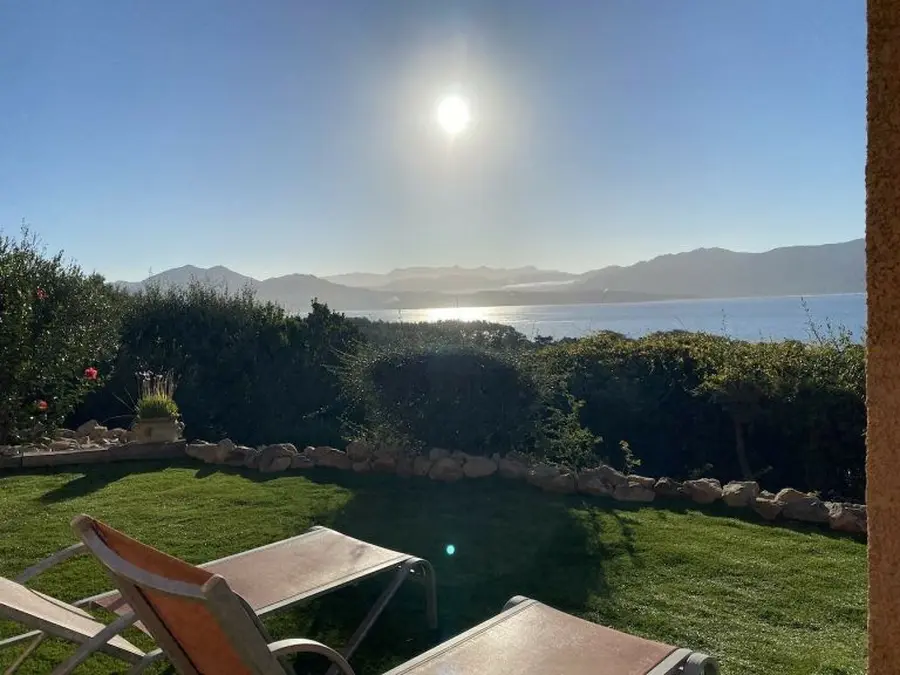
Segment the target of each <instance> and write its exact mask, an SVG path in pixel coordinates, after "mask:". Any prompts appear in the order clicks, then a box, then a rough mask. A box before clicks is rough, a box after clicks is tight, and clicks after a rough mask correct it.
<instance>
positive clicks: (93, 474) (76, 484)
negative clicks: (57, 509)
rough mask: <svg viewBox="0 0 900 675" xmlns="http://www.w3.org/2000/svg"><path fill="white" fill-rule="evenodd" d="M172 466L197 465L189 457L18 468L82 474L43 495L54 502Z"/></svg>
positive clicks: (29, 472)
mask: <svg viewBox="0 0 900 675" xmlns="http://www.w3.org/2000/svg"><path fill="white" fill-rule="evenodd" d="M172 467H179V468H194V467H196V463H195V462H192V461H190V460H188V459H185V460H174V461H173V460H148V461H129V462H111V463H109V464H78V465H73V466H61V467H58V468H36V469H26V470H24V471H17V472H16V475H19V476H21V475H40V476H47V475H53V474H60V473H64V474H71V473H78V474H81V475H79V476H77V477H75V478H73V479H72V480H70V481H69V482H68V483H65V484H64V485H61V486H60V487H58V488H55V489H53V490H50V491H49V492H47V493H45V494H43V495H41V502H42V503H44V504H54V503H57V502H64V501H67V500H69V499H74V498H76V497H84V496H87V495H89V494H91V493H92V492H96V491H97V490H102V489H103V488H105V487H106V486H108V485H111V484H112V483H115V482H116V481H118V480H121V479H122V478H126V477H128V476H133V475H135V474H141V473H155V472H157V471H161V470H163V469H168V468H172Z"/></svg>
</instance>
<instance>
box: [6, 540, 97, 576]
mask: <svg viewBox="0 0 900 675" xmlns="http://www.w3.org/2000/svg"><path fill="white" fill-rule="evenodd" d="M86 552H87V547H86V546H85V545H84V544H83V543H82V542H78V543H77V544H72V545H71V546H67V547H66V548H64V549H62V550H61V551H57V552H56V553H51V554H50V555H48V556H47V557H46V558H44V559H43V560H41V561H40V562H37V563H35V564H34V565H32V566H31V567H29V568H28V569H26V570H25V571H24V572H22V573H21V574H20V575H19V576H17V577H16V578H15V581H17V582H18V583H20V584H24V583H26V582H27V581H30V580H31V579H33V578H34V577H36V576H37V575H38V574H41V573H43V572H46V571H47V570H49V569H50V568H51V567H53V566H54V565H58V564H59V563H61V562H65V561H66V560H68V559H69V558H74V557H75V556H76V555H81V554H82V553H86Z"/></svg>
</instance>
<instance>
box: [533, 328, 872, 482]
mask: <svg viewBox="0 0 900 675" xmlns="http://www.w3.org/2000/svg"><path fill="white" fill-rule="evenodd" d="M543 356H544V358H546V359H547V360H548V361H550V362H552V363H553V365H552V366H550V367H551V368H553V369H555V370H557V371H561V372H565V373H566V382H567V389H568V391H569V392H570V393H571V394H572V396H574V397H575V398H576V399H579V400H581V401H583V403H584V405H583V407H582V409H581V422H582V424H584V426H585V427H587V428H588V429H589V430H591V432H593V433H595V434H597V435H600V436H603V437H604V438H606V439H607V440H620V439H621V440H625V441H627V442H628V445H629V446H630V449H631V451H632V452H634V453H635V454H636V456H637V457H638V458H640V460H641V462H642V470H643V471H644V472H645V473H647V474H649V475H670V476H676V477H687V476H690V475H693V474H698V473H703V474H705V475H711V476H717V477H719V478H721V479H723V480H726V479H739V478H744V477H752V478H756V479H758V480H760V482H761V483H762V484H763V486H765V487H770V488H771V489H773V490H775V489H779V488H780V487H783V486H785V485H791V486H794V487H797V488H799V489H804V490H818V491H821V492H822V493H824V494H826V495H829V496H843V497H848V498H853V499H859V500H861V499H863V497H864V493H865V424H866V410H865V350H864V347H863V346H862V345H861V344H857V343H854V342H852V341H851V340H850V339H848V338H847V337H846V336H842V335H837V336H834V337H832V338H829V339H827V340H820V341H817V342H816V343H814V344H804V343H800V342H796V341H784V342H762V343H750V342H742V341H738V340H731V339H728V338H724V337H716V336H711V335H702V334H691V333H684V332H674V333H665V334H656V335H649V336H647V337H644V338H641V339H634V340H632V339H627V338H625V337H622V336H620V335H615V334H608V333H607V334H600V335H596V336H593V337H590V338H585V339H582V340H577V341H571V342H567V343H566V344H561V345H554V346H551V347H548V348H546V349H545V350H544V351H543ZM613 461H614V463H620V464H621V463H623V462H624V458H622V457H621V456H619V457H615V458H614V459H613Z"/></svg>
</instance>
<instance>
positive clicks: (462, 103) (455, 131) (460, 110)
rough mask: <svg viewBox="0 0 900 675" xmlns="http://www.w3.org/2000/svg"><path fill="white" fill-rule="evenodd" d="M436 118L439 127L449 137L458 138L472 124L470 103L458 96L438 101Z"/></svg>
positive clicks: (446, 97)
mask: <svg viewBox="0 0 900 675" xmlns="http://www.w3.org/2000/svg"><path fill="white" fill-rule="evenodd" d="M436 116H437V123H438V125H439V126H440V127H441V129H443V130H444V133H446V134H447V135H448V136H458V135H459V134H461V133H462V132H464V131H465V130H466V129H468V128H469V125H470V124H471V123H472V112H471V111H470V110H469V102H468V101H466V99H464V98H463V97H462V96H457V95H456V94H453V95H450V96H445V97H444V98H442V99H441V100H440V101H438V104H437V111H436Z"/></svg>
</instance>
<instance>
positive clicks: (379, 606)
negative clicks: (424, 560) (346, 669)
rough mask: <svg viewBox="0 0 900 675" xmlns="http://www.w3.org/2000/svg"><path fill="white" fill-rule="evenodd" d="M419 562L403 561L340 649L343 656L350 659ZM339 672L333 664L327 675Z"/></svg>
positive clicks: (335, 674)
mask: <svg viewBox="0 0 900 675" xmlns="http://www.w3.org/2000/svg"><path fill="white" fill-rule="evenodd" d="M418 564H419V560H418V559H417V558H411V559H410V560H407V561H405V562H403V563H402V564H401V565H400V567H399V568H397V572H396V573H395V574H394V578H393V579H391V583H390V584H388V587H387V588H385V589H384V591H383V592H382V594H381V595H380V596H379V597H378V600H377V601H376V602H375V604H374V605H372V609H370V610H369V613H368V614H366V618H365V619H363V620H362V623H361V624H359V627H358V628H357V629H356V631H355V632H354V633H353V635H352V636H350V639H349V640H348V641H347V644H346V645H345V646H344V648H343V649H341V650H340V654H341V656H343V657H344V658H345V659H346V660H348V661H349V660H350V657H351V656H353V652H355V651H356V648H357V647H359V645H360V643H361V642H362V641H363V640H364V639H365V637H366V635H368V634H369V631H370V630H371V628H372V625H373V624H374V623H375V621H376V620H377V619H378V617H379V616H381V613H382V612H383V611H384V609H385V607H387V605H388V603H389V602H390V601H391V598H393V597H394V595H395V594H396V593H397V591H398V590H399V589H400V587H401V586H402V585H403V582H404V581H406V579H407V578H408V577H409V575H410V573H411V572H412V570H413V569H414V567H415V566H416V565H418ZM338 672H339V670H338V667H337V666H336V665H333V666H331V667H330V668H329V669H328V671H327V672H326V675H337V673H338Z"/></svg>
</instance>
